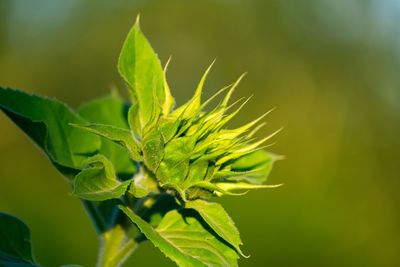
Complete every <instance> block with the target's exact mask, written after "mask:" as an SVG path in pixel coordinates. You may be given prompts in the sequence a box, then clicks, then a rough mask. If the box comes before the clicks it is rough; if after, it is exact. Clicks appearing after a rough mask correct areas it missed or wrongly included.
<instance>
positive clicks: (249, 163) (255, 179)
mask: <svg viewBox="0 0 400 267" xmlns="http://www.w3.org/2000/svg"><path fill="white" fill-rule="evenodd" d="M279 158H280V157H279V156H276V155H274V154H272V153H269V152H266V151H264V150H257V151H255V152H252V153H250V154H247V155H245V156H243V157H240V158H239V159H237V160H236V161H235V162H234V163H233V164H232V171H241V172H243V171H249V172H248V173H247V174H245V175H240V176H236V177H232V178H230V180H244V181H247V182H249V183H252V184H257V185H260V184H262V183H263V182H265V181H266V180H267V177H268V175H269V174H270V172H271V170H272V166H273V164H274V162H275V161H276V160H278V159H279Z"/></svg>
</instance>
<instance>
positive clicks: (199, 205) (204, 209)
mask: <svg viewBox="0 0 400 267" xmlns="http://www.w3.org/2000/svg"><path fill="white" fill-rule="evenodd" d="M185 207H186V208H189V209H194V210H196V211H197V212H198V213H199V214H200V215H201V217H202V218H203V219H204V220H205V221H206V222H207V224H208V225H209V226H210V227H211V228H212V229H213V230H214V231H215V232H216V233H217V234H218V235H219V236H220V237H221V238H223V239H224V240H225V241H226V242H228V243H229V244H231V245H232V246H233V247H234V248H235V249H236V250H237V251H238V252H239V253H240V254H242V255H243V253H242V252H241V250H240V245H242V244H243V243H242V240H241V239H240V234H239V231H238V229H237V228H236V226H235V223H234V222H233V220H232V219H231V217H230V216H229V215H228V213H227V212H226V211H225V209H224V208H223V207H222V206H221V205H220V204H218V203H215V202H208V201H204V200H201V199H197V200H193V201H188V202H186V204H185Z"/></svg>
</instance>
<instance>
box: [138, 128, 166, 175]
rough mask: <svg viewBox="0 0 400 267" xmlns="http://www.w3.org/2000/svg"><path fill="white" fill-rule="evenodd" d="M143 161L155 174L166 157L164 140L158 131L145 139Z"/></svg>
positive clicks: (152, 132)
mask: <svg viewBox="0 0 400 267" xmlns="http://www.w3.org/2000/svg"><path fill="white" fill-rule="evenodd" d="M142 144H143V159H144V161H145V163H146V166H147V167H148V168H149V169H150V170H151V171H153V172H155V171H156V170H157V168H158V165H159V164H160V162H161V160H162V158H163V156H164V140H163V136H162V134H161V132H160V131H159V130H158V129H155V130H153V131H151V132H150V133H148V134H146V135H145V136H144V137H143V141H142Z"/></svg>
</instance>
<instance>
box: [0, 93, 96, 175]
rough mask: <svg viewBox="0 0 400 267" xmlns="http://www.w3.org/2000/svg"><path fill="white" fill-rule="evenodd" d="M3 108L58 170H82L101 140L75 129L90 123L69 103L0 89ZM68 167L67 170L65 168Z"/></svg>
mask: <svg viewBox="0 0 400 267" xmlns="http://www.w3.org/2000/svg"><path fill="white" fill-rule="evenodd" d="M0 109H1V110H3V111H4V113H5V114H6V115H7V116H8V117H9V118H10V119H11V120H12V121H13V122H14V123H15V124H17V125H18V126H19V127H20V128H21V129H22V130H23V131H24V132H25V133H26V134H27V135H28V136H29V137H30V138H32V140H33V141H34V142H35V143H36V144H37V145H38V146H39V147H40V148H41V149H42V150H43V151H44V152H45V153H46V155H47V156H48V157H49V159H50V160H51V161H52V162H53V163H54V164H55V166H56V167H58V169H59V170H60V171H61V172H63V173H66V172H68V170H67V169H70V168H72V169H80V168H82V167H83V166H84V164H85V161H86V159H87V155H88V154H93V153H94V152H95V151H97V150H98V149H99V147H100V145H101V142H100V139H99V138H98V137H97V136H93V135H91V134H88V133H84V132H82V131H80V130H78V129H76V128H73V127H71V126H70V125H69V124H70V123H78V124H84V123H86V121H85V120H84V119H82V118H81V117H80V116H79V115H78V114H76V113H75V112H74V111H72V110H71V109H70V108H69V107H67V106H66V105H65V104H63V103H61V102H59V101H57V100H55V99H50V98H45V97H40V96H36V95H32V94H28V93H25V92H22V91H18V90H12V89H5V88H1V87H0ZM65 167H66V168H67V169H65Z"/></svg>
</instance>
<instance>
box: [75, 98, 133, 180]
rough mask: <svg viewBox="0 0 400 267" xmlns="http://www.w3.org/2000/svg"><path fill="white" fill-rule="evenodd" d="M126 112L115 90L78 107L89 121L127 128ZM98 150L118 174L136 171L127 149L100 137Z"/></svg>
mask: <svg viewBox="0 0 400 267" xmlns="http://www.w3.org/2000/svg"><path fill="white" fill-rule="evenodd" d="M126 113H127V107H126V103H125V101H124V100H123V99H122V98H121V97H120V96H119V95H118V94H117V93H116V91H113V92H112V93H111V94H110V95H108V96H106V97H102V98H99V99H95V100H92V101H90V102H87V103H85V104H83V105H82V106H81V107H80V108H79V115H81V116H82V117H83V118H84V119H85V120H87V121H88V122H89V123H99V124H107V125H112V126H115V127H119V128H122V129H129V126H128V122H127V114H126ZM98 152H99V153H100V154H103V155H104V156H106V157H107V158H108V159H109V160H110V161H111V162H112V163H113V165H114V167H115V170H116V172H117V173H118V174H123V175H126V176H127V175H132V174H133V173H134V172H135V171H136V164H135V163H134V162H133V161H132V160H131V159H130V156H129V153H128V151H127V150H126V149H124V148H123V147H121V146H119V145H117V144H115V143H113V142H112V141H110V140H108V139H107V138H101V147H100V150H99V151H98Z"/></svg>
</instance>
